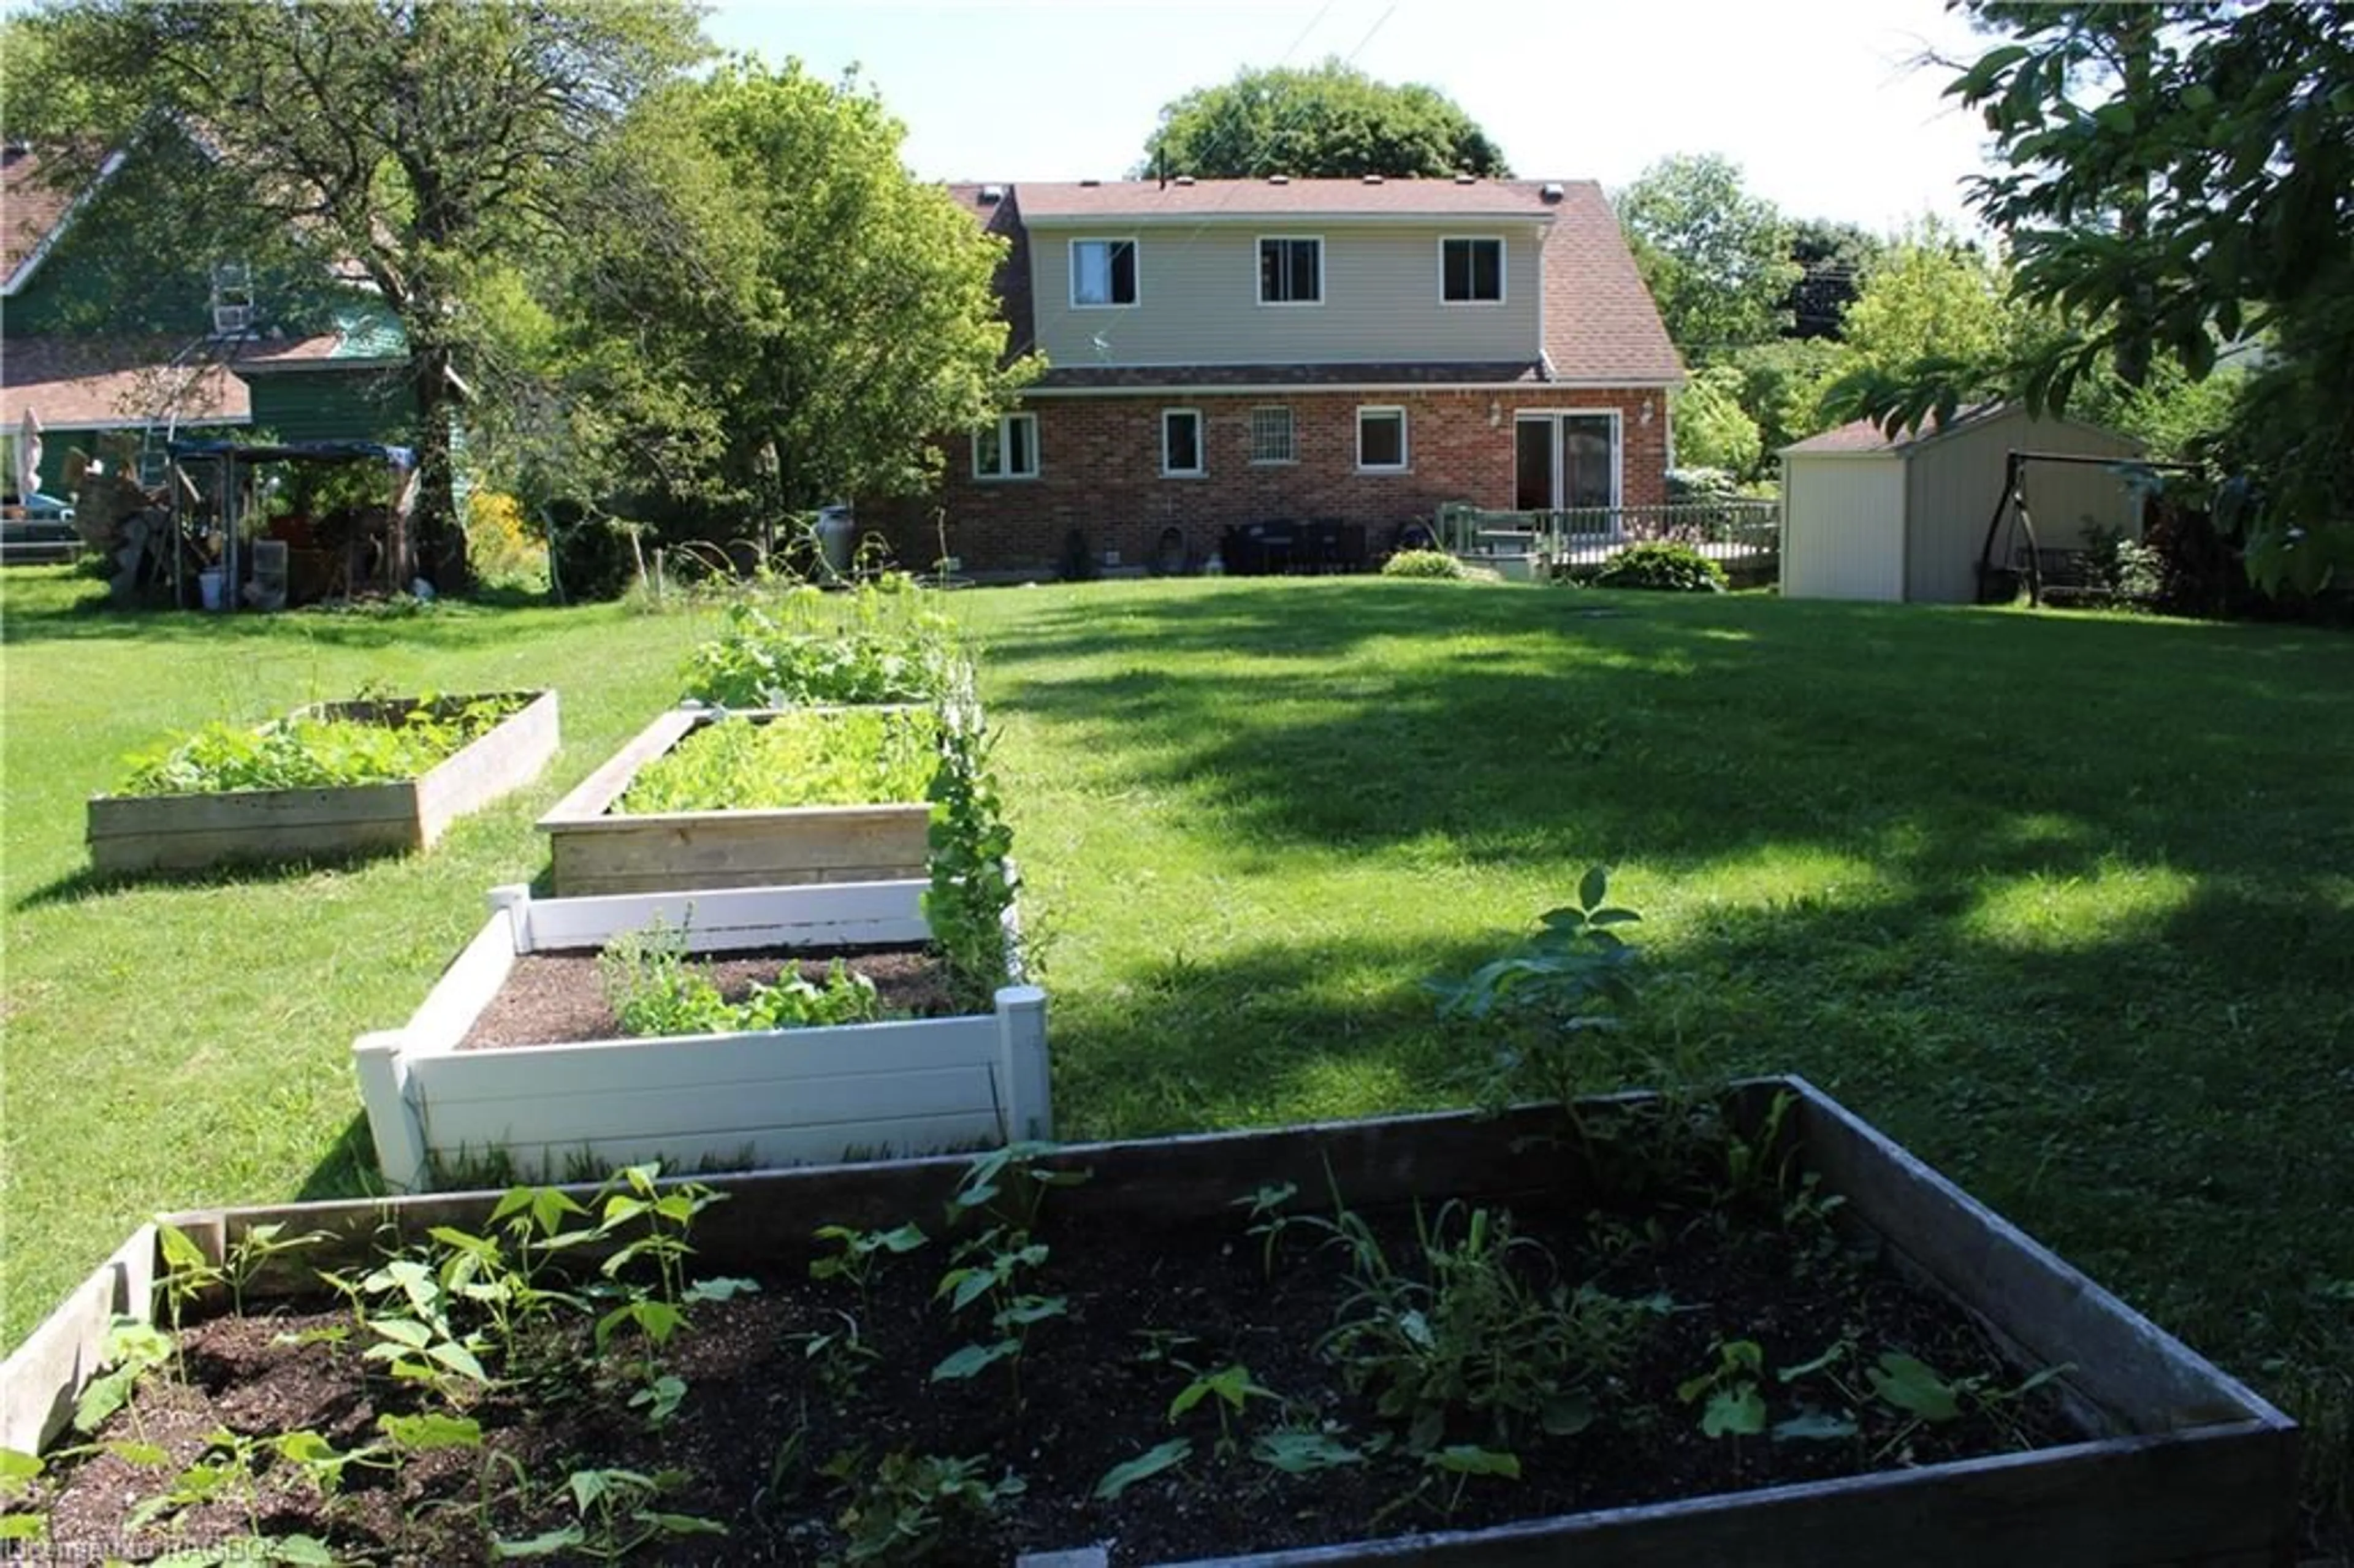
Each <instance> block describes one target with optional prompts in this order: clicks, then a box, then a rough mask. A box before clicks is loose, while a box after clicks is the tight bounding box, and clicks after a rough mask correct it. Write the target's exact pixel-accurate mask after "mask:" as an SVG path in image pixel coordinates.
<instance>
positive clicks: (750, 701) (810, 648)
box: [684, 575, 968, 708]
mask: <svg viewBox="0 0 2354 1568" xmlns="http://www.w3.org/2000/svg"><path fill="white" fill-rule="evenodd" d="M938 602H939V601H938V596H937V595H935V594H932V593H928V592H927V591H925V590H924V589H922V588H918V587H917V585H916V584H915V582H914V580H913V579H912V578H910V577H906V576H904V575H890V576H885V577H878V578H876V579H875V580H874V581H873V582H870V583H864V584H862V585H860V586H859V587H857V588H853V589H851V590H850V591H849V592H847V593H844V594H824V593H821V592H820V591H819V590H818V589H817V588H814V587H811V586H809V585H807V584H802V585H799V586H796V587H794V588H789V589H787V590H786V591H785V592H784V593H782V594H780V595H777V596H774V597H771V598H768V599H750V598H745V599H737V602H735V603H734V604H732V605H730V606H729V607H728V609H727V620H726V628H725V630H722V631H721V633H720V634H719V635H718V636H717V637H715V638H713V639H711V640H710V641H707V642H705V643H703V644H702V645H701V646H699V647H698V648H696V649H695V652H694V653H693V655H692V656H691V657H690V658H689V660H688V662H687V670H686V680H685V688H686V689H685V692H684V695H686V696H687V697H689V698H692V699H694V700H696V701H700V702H705V703H712V704H716V705H719V706H722V707H731V708H753V707H790V706H795V705H806V704H820V703H854V704H856V703H924V702H930V701H933V700H934V699H936V698H938V697H939V696H940V695H941V694H943V693H944V692H946V691H947V690H948V688H949V684H950V683H952V682H953V681H954V679H955V678H956V676H957V673H958V672H959V671H960V669H962V668H963V666H964V665H965V664H966V663H967V662H968V655H967V653H966V651H965V650H964V649H963V648H962V647H961V646H960V637H959V635H958V632H957V629H956V623H955V622H954V621H953V620H950V619H949V616H948V615H947V614H946V613H945V612H944V611H942V610H941V609H939V608H938Z"/></svg>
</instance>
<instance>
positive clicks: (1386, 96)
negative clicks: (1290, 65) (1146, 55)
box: [1136, 59, 1512, 180]
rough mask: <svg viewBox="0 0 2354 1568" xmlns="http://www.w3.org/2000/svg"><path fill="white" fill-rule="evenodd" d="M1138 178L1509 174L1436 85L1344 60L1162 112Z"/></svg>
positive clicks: (1484, 136) (1244, 84) (1225, 88)
mask: <svg viewBox="0 0 2354 1568" xmlns="http://www.w3.org/2000/svg"><path fill="white" fill-rule="evenodd" d="M1136 172H1137V173H1138V174H1140V175H1152V174H1161V175H1195V176H1198V177H1199V178H1202V179H1221V180H1234V179H1258V178H1261V177H1263V176H1265V175H1294V176H1297V177H1299V178H1302V179H1314V178H1330V179H1354V178H1357V177H1359V176H1362V175H1386V176H1389V177H1392V178H1395V179H1411V178H1416V177H1421V178H1426V179H1444V178H1447V176H1449V175H1457V174H1465V173H1468V174H1474V175H1496V176H1499V177H1501V176H1504V175H1510V174H1511V172H1512V171H1511V168H1510V167H1509V166H1507V165H1506V164H1505V162H1504V154H1503V152H1502V151H1501V149H1500V148H1499V147H1498V146H1497V145H1496V143H1494V142H1492V141H1490V139H1489V137H1488V133H1487V132H1484V131H1482V130H1481V129H1480V128H1479V125H1478V124H1477V123H1476V122H1474V121H1473V120H1472V118H1471V117H1470V116H1469V114H1467V113H1465V112H1464V111H1462V110H1461V109H1460V108H1458V106H1457V105H1456V104H1455V102H1454V101H1452V100H1450V99H1449V98H1447V95H1446V94H1444V93H1442V92H1440V91H1439V90H1437V89H1436V88H1430V87H1422V86H1418V85H1415V84H1411V83H1409V84H1406V85H1404V86H1392V85H1390V84H1389V83H1386V82H1380V81H1375V80H1374V79H1373V78H1372V77H1369V76H1367V75H1366V74H1365V73H1364V72H1363V71H1361V70H1358V69H1355V68H1354V67H1352V66H1350V65H1348V64H1346V63H1344V62H1343V61H1341V60H1338V59H1328V60H1326V61H1325V62H1324V63H1323V64H1321V65H1320V66H1317V67H1315V68H1314V69H1307V70H1300V69H1286V68H1283V67H1277V68H1275V69H1269V70H1245V71H1241V72H1238V73H1237V74H1236V75H1235V79H1234V80H1232V81H1230V82H1226V83H1224V84H1222V85H1220V86H1217V87H1205V88H1200V89H1196V90H1194V91H1192V92H1189V93H1187V94H1186V95H1185V96H1184V97H1182V98H1180V99H1178V100H1176V101H1174V102H1172V103H1169V104H1166V105H1164V106H1163V107H1162V109H1161V125H1160V129H1158V130H1156V131H1155V132H1153V133H1152V134H1151V136H1150V138H1148V139H1147V141H1146V142H1145V144H1144V160H1143V162H1142V163H1141V164H1140V165H1138V168H1137V171H1136Z"/></svg>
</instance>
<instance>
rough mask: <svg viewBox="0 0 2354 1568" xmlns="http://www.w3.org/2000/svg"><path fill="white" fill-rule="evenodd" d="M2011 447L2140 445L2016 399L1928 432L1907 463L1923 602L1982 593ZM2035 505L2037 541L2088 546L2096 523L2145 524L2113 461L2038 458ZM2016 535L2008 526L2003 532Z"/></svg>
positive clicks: (1915, 578)
mask: <svg viewBox="0 0 2354 1568" xmlns="http://www.w3.org/2000/svg"><path fill="white" fill-rule="evenodd" d="M2013 450H2019V451H2044V452H2071V453H2077V454H2082V455H2086V456H2095V457H2120V458H2123V457H2133V456H2137V455H2138V449H2137V447H2136V446H2135V444H2134V443H2133V442H2132V441H2131V440H2127V439H2126V437H2123V436H2120V435H2116V434H2114V433H2113V432H2110V431H2107V430H2101V429H2093V428H2092V427H2090V426H2085V425H2077V424H2072V423H2068V422H2066V421H2062V420H2055V419H2044V420H2038V419H2031V418H2028V417H2027V415H2026V414H2025V413H2024V412H2023V411H2021V410H2017V409H2013V410H2009V411H2008V412H2005V413H2002V414H1999V415H1997V416H1995V417H1994V418H1988V419H1985V420H1981V421H1978V422H1975V423H1972V424H1968V425H1964V426H1962V427H1960V428H1959V429H1955V430H1954V431H1953V432H1951V433H1950V434H1948V435H1946V436H1944V437H1942V438H1940V439H1937V440H1928V441H1924V442H1922V443H1921V444H1920V445H1919V446H1918V447H1915V448H1914V449H1913V451H1912V453H1911V461H1909V462H1908V463H1907V465H1906V468H1907V472H1906V476H1905V508H1904V510H1905V515H1906V517H1907V519H1908V525H1909V534H1910V536H1909V537H1908V539H1907V540H1906V548H1905V558H1904V597H1905V598H1906V599H1911V600H1913V601H1914V603H1916V604H1968V603H1970V602H1971V601H1973V600H1974V599H1977V597H1978V557H1979V554H1980V552H1981V551H1983V550H1984V549H1985V547H1986V535H1987V524H1988V523H1990V522H1992V521H1993V519H1994V509H1995V504H1996V503H1998V502H1999V501H2000V500H2001V499H2002V482H2003V476H2004V473H2005V471H2006V470H2007V469H2008V466H2009V454H2010V453H2011V452H2012V451H2013ZM2027 505H2028V512H2029V514H2030V515H2031V517H2032V518H2033V519H2034V523H2035V537H2036V541H2037V543H2039V544H2040V545H2041V546H2043V547H2044V548H2045V549H2049V550H2081V549H2083V548H2084V530H2085V528H2086V526H2087V525H2088V524H2097V525H2099V526H2101V527H2105V528H2118V529H2122V530H2124V531H2125V532H2126V533H2127V534H2129V535H2134V536H2135V537H2139V536H2140V534H2141V516H2140V514H2141V508H2140V506H2139V505H2138V504H2137V503H2136V502H2135V500H2134V497H2133V493H2132V492H2131V491H2130V490H2129V489H2128V488H2127V487H2126V484H2125V483H2124V482H2123V481H2121V480H2120V479H2119V478H2118V477H2117V476H2116V475H2115V474H2114V473H2111V472H2110V471H2108V470H2107V469H2105V468H2100V467H2097V466H2084V465H2078V464H2074V463H2033V464H2031V465H2029V468H2028V471H2027ZM2010 536H2011V532H2010V530H2008V529H2006V530H2005V531H2004V537H2006V538H2009V537H2010ZM2020 538H2021V542H2023V536H2020ZM1997 564H1998V565H2001V566H2008V565H2009V564H2010V563H2009V562H2008V561H2002V562H1999V563H1997Z"/></svg>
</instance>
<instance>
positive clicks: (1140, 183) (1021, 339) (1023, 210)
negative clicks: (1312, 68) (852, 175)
mask: <svg viewBox="0 0 2354 1568" xmlns="http://www.w3.org/2000/svg"><path fill="white" fill-rule="evenodd" d="M996 188H998V189H1000V190H1002V191H1003V192H1004V193H1005V194H1004V196H1003V197H1002V199H1001V200H1000V201H998V202H997V203H995V204H993V205H985V204H982V203H981V201H980V198H979V193H980V192H981V189H982V187H981V186H980V185H951V186H949V191H950V194H951V195H953V196H956V198H957V199H958V200H959V201H960V202H961V203H962V204H963V205H964V206H965V207H967V208H968V209H970V210H971V211H972V212H973V213H974V214H975V215H976V216H977V217H981V220H982V221H983V222H984V223H985V224H986V225H987V227H988V228H990V230H991V232H993V233H1003V234H1006V235H1008V236H1009V237H1010V238H1013V241H1014V244H1015V252H1014V254H1013V256H1011V257H1009V258H1008V260H1007V264H1006V266H1005V267H1004V268H1003V269H1001V270H1000V274H999V276H1000V288H999V293H1000V295H1001V297H1002V298H1003V299H1004V301H1005V302H1006V313H1007V317H1008V319H1009V320H1010V321H1011V322H1012V323H1013V339H1014V342H1015V344H1017V345H1018V346H1021V347H1027V346H1028V345H1029V344H1031V342H1032V341H1034V340H1033V334H1034V331H1035V326H1034V314H1033V302H1032V300H1031V298H1030V268H1029V256H1028V247H1027V242H1026V238H1025V234H1024V230H1025V227H1026V225H1027V224H1029V223H1031V222H1035V221H1040V220H1046V221H1053V220H1057V219H1061V220H1078V221H1087V220H1090V219H1096V218H1100V219H1103V220H1105V221H1113V220H1119V221H1135V220H1140V219H1150V218H1154V217H1165V218H1169V219H1172V220H1185V219H1191V220H1194V221H1209V220H1213V219H1214V218H1217V217H1222V216H1234V217H1254V218H1263V217H1270V216H1284V215H1301V214H1305V215H1310V216H1314V217H1366V218H1393V219H1397V220H1401V221H1404V220H1411V219H1416V218H1423V217H1428V218H1440V219H1444V218H1464V217H1496V218H1528V219H1532V220H1537V221H1541V222H1543V223H1544V225H1545V231H1544V271H1545V296H1544V344H1543V347H1544V361H1545V363H1544V365H1543V366H1527V365H1520V364H1512V365H1501V366H1499V365H1479V366H1466V365H1350V366H1220V367H1216V368H1215V369H1211V368H1208V367H1202V368H1166V367H1164V368H1158V369H1148V368H1139V369H1136V370H1134V371H1132V372H1131V371H1129V370H1128V369H1125V368H1106V367H1094V366H1090V367H1086V368H1074V369H1067V370H1066V369H1050V370H1049V371H1048V372H1047V374H1046V376H1045V379H1044V380H1043V381H1042V382H1040V383H1039V384H1038V385H1039V387H1040V389H1041V390H1049V391H1051V390H1054V389H1056V388H1058V387H1059V388H1064V389H1076V388H1079V387H1095V386H1128V385H1134V386H1204V387H1209V386H1220V385H1225V386H1241V385H1269V386H1276V385H1298V386H1313V385H1318V384H1324V385H1333V384H1365V385H1378V384H1381V383H1384V382H1395V383H1398V384H1401V385H1413V384H1417V383H1419V384H1425V385H1427V384H1431V383H1436V382H1458V383H1471V382H1480V383H1499V384H1502V383H1511V382H1515V381H1523V380H1552V381H1559V382H1566V383H1571V384H1580V385H1586V386H1630V385H1643V384H1657V383H1661V382H1677V381H1681V380H1682V378H1683V373H1684V371H1683V362H1682V361H1681V359H1680V358H1678V357H1677V355H1676V351H1675V346H1674V345H1673V344H1670V342H1669V341H1668V334H1667V329H1666V328H1665V327H1664V326H1662V325H1661V324H1660V323H1659V309H1658V307H1657V306H1656V305H1655V304H1653V302H1652V301H1651V295H1650V291H1649V290H1648V289H1646V288H1645V287H1644V286H1643V280H1642V277H1641V275H1640V274H1639V273H1638V272H1637V271H1636V270H1635V259H1634V257H1633V255H1632V254H1630V253H1629V252H1628V249H1627V242H1626V239H1625V238H1624V237H1623V236H1622V235H1621V234H1620V233H1619V229H1618V219H1617V216H1616V215H1614V214H1613V213H1612V212H1611V210H1610V204H1609V203H1608V202H1607V201H1606V200H1604V199H1603V196H1602V187H1601V186H1600V185H1596V184H1595V183H1594V182H1593V181H1591V180H1556V181H1546V180H1474V181H1471V182H1469V183H1468V184H1464V183H1458V182H1456V181H1453V180H1384V181H1381V182H1379V183H1378V184H1371V183H1367V182H1365V181H1363V180H1292V181H1289V182H1288V183H1287V184H1283V185H1278V184H1276V183H1274V182H1273V181H1270V180H1200V181H1196V182H1194V183H1193V184H1192V185H1182V184H1179V183H1177V182H1175V181H1172V182H1171V183H1170V184H1168V185H1160V184H1158V183H1157V182H1154V181H1150V180H1114V181H1108V182H1105V183H1103V184H1101V185H1073V184H1046V185H1013V184H1010V183H1009V184H1006V185H1000V186H997V187H996ZM1548 188H1554V189H1558V190H1559V192H1560V193H1561V194H1560V196H1558V197H1557V198H1548V197H1547V196H1546V195H1545V192H1546V190H1547V189H1548Z"/></svg>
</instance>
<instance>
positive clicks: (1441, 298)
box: [1438, 234, 1512, 306]
mask: <svg viewBox="0 0 2354 1568" xmlns="http://www.w3.org/2000/svg"><path fill="white" fill-rule="evenodd" d="M1450 245H1492V246H1494V247H1495V248H1496V297H1495V298H1494V299H1492V300H1482V299H1479V298H1478V297H1476V296H1474V297H1472V298H1469V299H1461V300H1450V299H1448V298H1447V247H1448V246H1450ZM1511 260H1512V257H1511V248H1510V247H1509V246H1507V245H1506V244H1505V243H1504V239H1503V237H1502V236H1501V235H1497V234H1447V235H1441V236H1440V237H1439V240H1438V302H1439V303H1440V304H1442V305H1450V306H1452V305H1500V304H1502V303H1504V302H1505V297H1506V295H1507V293H1508V292H1509V291H1510V290H1511V282H1510V278H1511Z"/></svg>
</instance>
